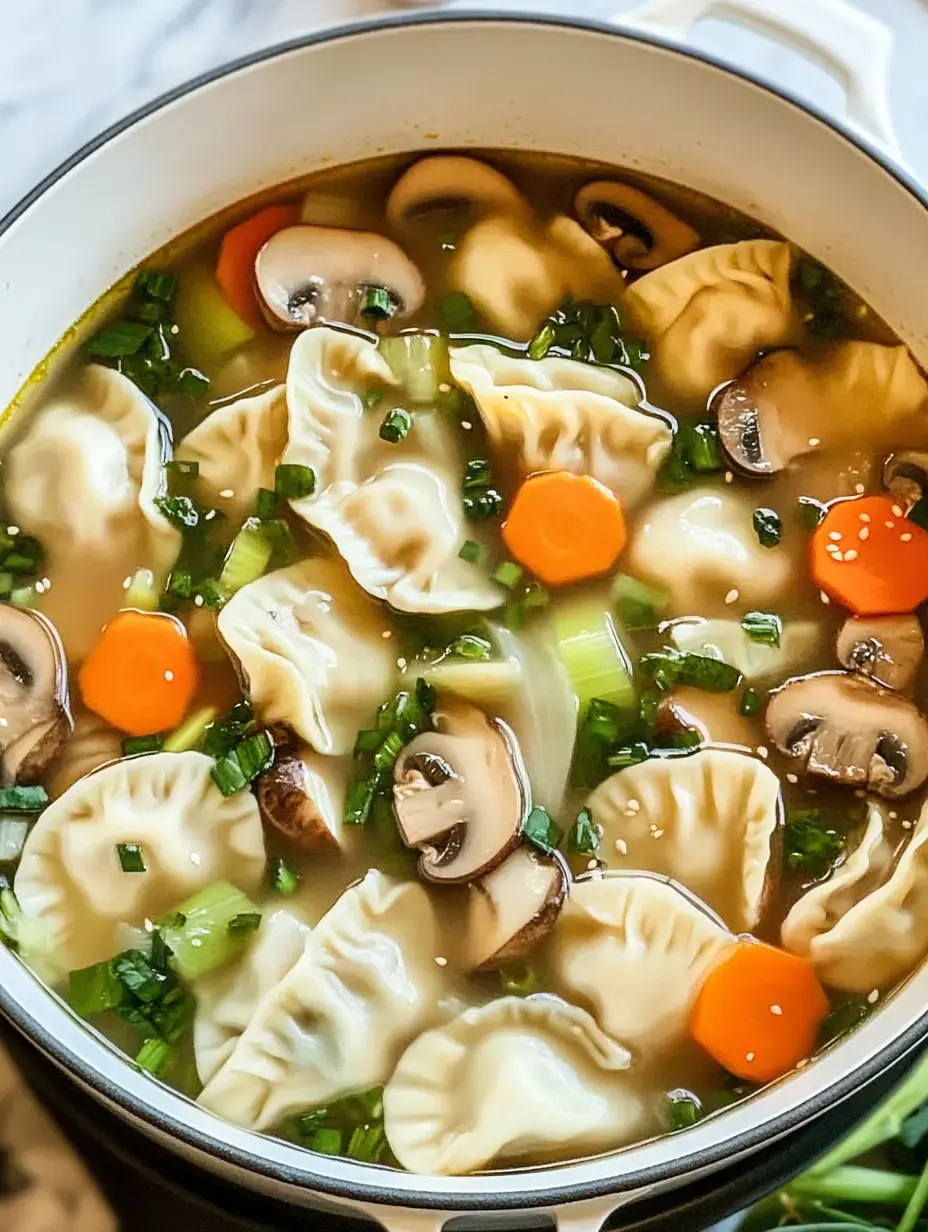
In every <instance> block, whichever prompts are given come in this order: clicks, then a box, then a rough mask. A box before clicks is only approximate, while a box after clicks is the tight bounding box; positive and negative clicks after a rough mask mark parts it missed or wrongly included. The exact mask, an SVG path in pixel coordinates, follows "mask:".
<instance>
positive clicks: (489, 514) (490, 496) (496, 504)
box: [463, 488, 504, 522]
mask: <svg viewBox="0 0 928 1232" xmlns="http://www.w3.org/2000/svg"><path fill="white" fill-rule="evenodd" d="M503 504H504V501H503V494H502V493H501V492H497V490H496V488H486V489H485V490H484V491H482V492H476V493H474V494H473V495H472V496H465V497H464V500H463V505H464V516H465V517H467V518H472V519H473V520H474V521H475V522H486V521H487V520H488V519H490V518H496V517H499V515H500V513H501V512H502V508H503Z"/></svg>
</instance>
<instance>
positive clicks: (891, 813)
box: [889, 809, 899, 821]
mask: <svg viewBox="0 0 928 1232" xmlns="http://www.w3.org/2000/svg"><path fill="white" fill-rule="evenodd" d="M898 816H899V814H898V813H897V812H896V810H895V809H890V810H889V817H890V819H891V820H892V821H895V820H896V818H897V817H898Z"/></svg>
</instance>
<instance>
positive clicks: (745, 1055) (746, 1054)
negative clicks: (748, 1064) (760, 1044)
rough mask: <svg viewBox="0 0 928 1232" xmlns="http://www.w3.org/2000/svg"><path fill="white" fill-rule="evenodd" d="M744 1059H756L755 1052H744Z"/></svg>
mask: <svg viewBox="0 0 928 1232" xmlns="http://www.w3.org/2000/svg"><path fill="white" fill-rule="evenodd" d="M744 1059H745V1061H753V1060H754V1053H753V1052H746V1053H745V1054H744Z"/></svg>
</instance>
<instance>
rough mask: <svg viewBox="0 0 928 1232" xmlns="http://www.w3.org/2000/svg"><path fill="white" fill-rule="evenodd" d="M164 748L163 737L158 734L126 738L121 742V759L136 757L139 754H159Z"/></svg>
mask: <svg viewBox="0 0 928 1232" xmlns="http://www.w3.org/2000/svg"><path fill="white" fill-rule="evenodd" d="M163 748H164V737H163V736H161V735H159V734H157V733H156V734H154V735H151V736H126V737H125V739H124V740H123V742H122V755H123V757H137V756H138V755H139V754H140V753H160V752H161V750H162V749H163Z"/></svg>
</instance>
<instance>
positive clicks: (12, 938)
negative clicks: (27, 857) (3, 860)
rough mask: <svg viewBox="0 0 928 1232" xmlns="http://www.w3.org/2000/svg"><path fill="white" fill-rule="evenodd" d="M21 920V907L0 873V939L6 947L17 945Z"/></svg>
mask: <svg viewBox="0 0 928 1232" xmlns="http://www.w3.org/2000/svg"><path fill="white" fill-rule="evenodd" d="M22 919H23V911H22V907H20V905H19V899H18V898H17V897H16V895H15V893H14V892H13V889H12V887H11V886H10V883H9V882H8V881H7V879H6V877H4V876H3V874H2V873H0V937H2V938H3V939H4V940H5V941H6V942H7V944H8V945H11V946H16V945H18V944H19V934H20V925H21V923H22Z"/></svg>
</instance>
